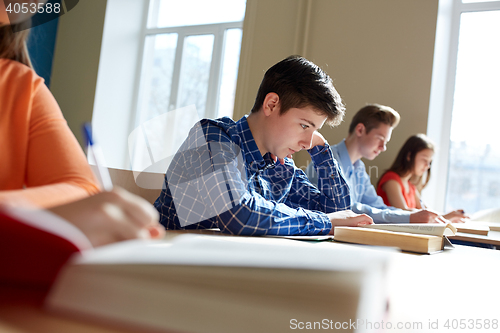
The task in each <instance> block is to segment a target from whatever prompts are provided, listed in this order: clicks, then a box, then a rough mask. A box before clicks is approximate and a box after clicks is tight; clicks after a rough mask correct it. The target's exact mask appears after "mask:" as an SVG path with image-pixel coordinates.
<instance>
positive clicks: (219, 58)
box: [132, 0, 243, 128]
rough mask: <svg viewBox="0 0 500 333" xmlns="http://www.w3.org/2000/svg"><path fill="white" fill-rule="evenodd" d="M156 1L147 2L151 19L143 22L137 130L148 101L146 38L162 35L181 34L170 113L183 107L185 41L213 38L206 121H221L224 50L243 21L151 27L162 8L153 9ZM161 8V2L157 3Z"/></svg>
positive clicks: (173, 75)
mask: <svg viewBox="0 0 500 333" xmlns="http://www.w3.org/2000/svg"><path fill="white" fill-rule="evenodd" d="M152 1H155V0H147V3H148V5H147V6H148V8H149V11H146V12H147V16H146V17H145V18H144V19H143V24H144V25H143V29H142V32H141V37H140V38H141V54H140V57H139V62H138V69H137V77H138V80H136V84H135V95H136V96H135V98H134V100H135V103H134V110H133V114H134V121H133V124H132V127H133V128H135V127H137V126H139V125H140V122H141V109H142V107H141V104H147V101H146V100H142V103H141V97H142V96H143V94H144V93H145V92H144V89H141V86H142V82H143V80H142V79H141V78H142V72H143V61H144V54H145V51H146V38H147V37H149V36H155V35H161V34H171V33H175V34H177V45H176V50H175V59H174V71H173V74H172V84H171V91H170V101H169V107H168V111H172V110H175V109H177V108H180V107H181V106H179V105H178V97H179V83H180V74H181V66H182V64H181V62H182V56H183V49H184V41H185V39H186V38H187V37H189V36H196V35H209V34H211V35H213V36H214V44H213V49H212V61H211V64H210V76H209V81H208V90H207V100H206V104H205V113H204V117H205V118H217V114H218V109H219V95H220V94H219V92H220V88H221V82H222V69H223V64H224V50H225V47H226V32H227V30H229V29H241V30H242V31H243V20H242V21H233V22H224V23H213V24H200V25H189V26H178V27H163V28H156V27H153V28H150V27H149V22H151V21H157V19H155V18H157V17H155V15H158V8H153V6H151V2H152ZM156 4H157V5H158V4H159V2H158V1H156Z"/></svg>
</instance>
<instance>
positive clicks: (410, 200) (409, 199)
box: [377, 171, 417, 209]
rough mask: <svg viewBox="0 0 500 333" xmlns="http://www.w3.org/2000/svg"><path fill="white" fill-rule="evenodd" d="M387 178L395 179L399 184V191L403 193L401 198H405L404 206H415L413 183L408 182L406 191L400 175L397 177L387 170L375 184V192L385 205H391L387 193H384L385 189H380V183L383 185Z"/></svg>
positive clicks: (412, 207) (411, 207) (410, 207)
mask: <svg viewBox="0 0 500 333" xmlns="http://www.w3.org/2000/svg"><path fill="white" fill-rule="evenodd" d="M389 180H395V181H397V182H398V183H399V185H400V186H401V192H402V194H403V198H405V202H406V206H407V207H408V208H409V209H414V208H417V202H416V201H415V200H416V199H415V185H413V184H412V183H410V182H408V193H406V192H405V190H404V189H405V187H404V186H403V181H402V180H401V177H399V175H398V174H397V173H395V172H393V171H387V172H386V173H385V174H383V175H382V178H380V182H379V183H378V185H377V194H378V195H379V196H381V197H382V199H384V203H385V204H386V205H387V206H390V205H391V204H390V202H389V199H388V198H387V193H385V191H384V190H383V189H382V185H384V184H385V183H386V182H387V181H389Z"/></svg>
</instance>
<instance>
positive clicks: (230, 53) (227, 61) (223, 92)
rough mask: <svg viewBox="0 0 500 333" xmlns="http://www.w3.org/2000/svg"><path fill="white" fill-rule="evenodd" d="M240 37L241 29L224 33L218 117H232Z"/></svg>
mask: <svg viewBox="0 0 500 333" xmlns="http://www.w3.org/2000/svg"><path fill="white" fill-rule="evenodd" d="M241 35H242V31H241V29H229V30H227V31H226V45H225V50H224V58H223V59H224V64H223V68H222V80H221V85H220V91H219V112H218V117H224V116H227V117H232V116H233V108H234V95H235V93H236V80H237V78H238V65H239V63H240V50H241Z"/></svg>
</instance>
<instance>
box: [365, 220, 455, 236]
mask: <svg viewBox="0 0 500 333" xmlns="http://www.w3.org/2000/svg"><path fill="white" fill-rule="evenodd" d="M363 228H373V229H381V230H388V231H395V232H408V233H411V234H423V235H432V236H440V237H442V236H453V235H455V234H456V233H457V229H456V228H455V227H454V226H453V225H451V224H449V223H448V224H438V223H394V224H370V225H366V226H363Z"/></svg>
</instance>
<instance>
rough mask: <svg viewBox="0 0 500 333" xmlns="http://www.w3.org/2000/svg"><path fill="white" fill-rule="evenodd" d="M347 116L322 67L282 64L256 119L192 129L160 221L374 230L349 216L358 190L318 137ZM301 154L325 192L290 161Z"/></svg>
mask: <svg viewBox="0 0 500 333" xmlns="http://www.w3.org/2000/svg"><path fill="white" fill-rule="evenodd" d="M343 115H344V106H343V104H342V100H341V98H340V96H339V94H338V93H337V91H336V90H335V88H334V87H333V84H332V80H331V78H330V77H329V76H328V75H327V74H326V73H325V72H324V71H323V70H321V69H320V68H319V67H318V66H316V65H315V64H313V63H312V62H310V61H308V60H306V59H304V58H301V57H297V56H291V57H288V58H286V59H284V60H282V61H280V62H279V63H277V64H275V65H274V66H272V67H271V68H269V69H268V70H267V72H266V73H265V75H264V78H263V80H262V83H261V85H260V87H259V90H258V93H257V97H256V100H255V104H254V106H253V108H252V111H251V113H250V115H248V116H244V117H243V118H241V119H240V120H238V121H237V122H235V121H233V120H232V119H230V118H227V117H224V118H221V119H215V120H214V119H203V120H201V121H200V122H198V123H197V124H196V125H195V126H194V127H193V128H192V129H191V132H190V133H189V136H188V138H187V139H186V141H185V142H184V143H183V144H182V146H181V148H180V149H179V150H178V152H177V153H176V155H175V157H174V159H173V160H172V162H171V164H170V166H169V168H168V170H167V172H166V175H165V184H164V187H163V188H164V190H163V191H162V193H161V195H160V197H159V198H158V199H157V200H156V202H155V206H156V208H157V209H158V211H159V212H160V222H161V223H162V224H163V225H164V226H165V227H166V228H167V229H183V228H195V229H203V228H219V229H220V230H221V231H222V232H224V233H230V234H236V235H266V234H267V235H315V234H328V233H330V232H333V226H335V225H348V226H357V225H359V224H371V223H372V220H371V218H370V217H368V216H366V215H357V214H354V213H353V212H352V211H349V210H348V209H349V208H350V199H349V189H348V187H347V184H346V182H345V180H344V179H343V178H342V176H341V175H340V173H339V170H338V167H337V163H336V162H335V160H334V159H333V156H332V154H331V151H330V149H329V146H328V143H326V142H325V139H324V138H323V137H322V136H321V135H320V134H319V133H318V132H317V130H318V129H319V128H321V127H322V126H323V124H324V123H325V122H327V123H329V124H331V125H337V124H339V123H340V122H341V120H342V118H343ZM302 149H308V152H309V154H310V155H311V158H312V160H313V161H314V163H316V164H318V165H321V167H322V169H323V170H324V172H323V173H322V174H321V175H320V179H319V182H320V190H318V189H317V188H316V187H314V186H313V185H312V184H311V183H310V182H309V180H308V179H307V177H306V175H305V174H304V172H303V171H302V170H301V169H299V168H297V167H296V166H295V165H294V163H293V160H292V159H290V158H288V157H289V156H290V155H291V154H293V153H295V152H296V151H299V150H302ZM277 160H279V162H278V161H277Z"/></svg>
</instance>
